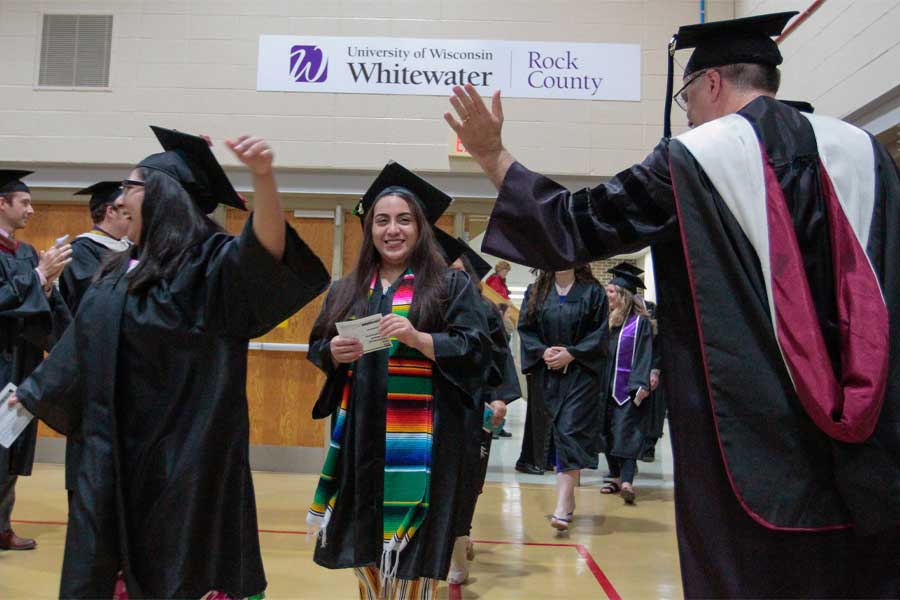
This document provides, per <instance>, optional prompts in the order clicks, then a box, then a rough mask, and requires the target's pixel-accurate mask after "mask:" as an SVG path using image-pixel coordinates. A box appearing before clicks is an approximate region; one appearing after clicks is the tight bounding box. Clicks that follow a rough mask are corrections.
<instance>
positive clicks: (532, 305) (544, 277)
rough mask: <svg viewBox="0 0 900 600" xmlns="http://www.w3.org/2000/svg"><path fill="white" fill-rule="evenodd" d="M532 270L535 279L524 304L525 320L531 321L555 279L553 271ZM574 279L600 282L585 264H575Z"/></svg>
mask: <svg viewBox="0 0 900 600" xmlns="http://www.w3.org/2000/svg"><path fill="white" fill-rule="evenodd" d="M534 272H535V273H536V274H537V280H536V281H535V282H534V284H532V286H531V293H530V294H528V304H527V305H526V306H525V320H526V322H531V321H532V320H534V319H535V318H536V317H537V314H538V312H540V310H541V307H542V306H543V305H544V300H546V299H547V294H549V293H550V288H551V287H552V286H553V283H554V281H555V280H556V272H555V271H540V270H535V271H534ZM575 281H587V282H593V283H596V284H597V285H600V282H599V281H597V278H596V277H594V273H593V272H592V271H591V267H590V266H589V265H585V264H581V265H576V266H575Z"/></svg>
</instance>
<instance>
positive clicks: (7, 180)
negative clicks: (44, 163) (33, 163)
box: [0, 169, 34, 194]
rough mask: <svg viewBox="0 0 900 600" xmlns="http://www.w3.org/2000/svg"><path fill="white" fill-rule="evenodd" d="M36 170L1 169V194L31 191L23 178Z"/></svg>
mask: <svg viewBox="0 0 900 600" xmlns="http://www.w3.org/2000/svg"><path fill="white" fill-rule="evenodd" d="M32 173H34V171H17V170H13V169H0V194H12V193H13V192H30V191H31V190H29V189H28V186H27V185H25V183H23V182H22V179H24V178H25V177H28V176H29V175H31V174H32Z"/></svg>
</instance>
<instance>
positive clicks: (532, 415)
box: [516, 265, 608, 531]
mask: <svg viewBox="0 0 900 600" xmlns="http://www.w3.org/2000/svg"><path fill="white" fill-rule="evenodd" d="M607 316H608V303H607V300H606V295H605V294H604V293H603V288H602V287H601V286H600V283H599V282H598V281H597V280H596V279H595V278H594V276H593V274H592V273H591V269H590V267H589V266H587V265H579V266H577V267H576V268H575V269H569V270H565V271H556V272H553V271H543V272H540V273H539V274H538V277H537V281H535V282H534V283H533V284H532V285H530V286H529V287H528V289H527V290H526V292H525V299H524V300H523V301H522V317H521V318H520V320H519V339H520V341H521V346H522V349H521V351H522V362H521V365H522V371H523V372H525V373H527V374H530V375H531V377H532V380H531V386H530V388H529V394H531V395H530V396H529V397H528V413H527V415H526V420H529V419H530V420H532V421H533V422H534V423H533V424H532V426H531V427H530V428H529V427H528V424H527V423H526V427H525V429H526V435H527V434H528V433H529V431H530V433H531V435H532V436H533V437H532V439H531V446H530V450H531V457H525V456H523V457H520V458H519V460H520V461H522V460H523V459H526V460H532V461H534V462H533V463H532V464H535V466H540V467H541V468H544V467H546V468H548V469H551V468H552V469H555V470H556V508H555V509H554V511H553V515H552V518H551V519H550V524H551V525H552V526H553V527H554V528H555V529H557V530H560V531H565V530H568V528H569V525H570V524H571V522H572V516H573V513H574V512H575V486H577V485H578V482H579V479H580V474H581V470H582V469H596V468H597V455H598V452H599V442H600V432H601V430H602V419H603V392H604V390H605V389H606V387H607V385H606V380H607V377H608V368H607V363H606V358H607V357H606V345H607V344H606V320H607ZM539 434H540V435H539ZM522 451H523V455H524V453H525V451H526V445H525V442H524V441H523V444H522ZM516 468H517V469H518V468H519V467H518V466H517V467H516Z"/></svg>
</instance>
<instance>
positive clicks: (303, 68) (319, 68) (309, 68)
mask: <svg viewBox="0 0 900 600" xmlns="http://www.w3.org/2000/svg"><path fill="white" fill-rule="evenodd" d="M323 58H324V54H323V53H322V49H321V48H319V47H318V46H308V45H307V46H293V47H292V48H291V77H293V79H294V81H296V82H297V83H322V82H323V81H325V80H326V79H328V61H327V60H326V61H325V62H324V63H323V62H322V59H323Z"/></svg>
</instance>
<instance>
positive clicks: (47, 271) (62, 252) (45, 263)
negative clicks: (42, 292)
mask: <svg viewBox="0 0 900 600" xmlns="http://www.w3.org/2000/svg"><path fill="white" fill-rule="evenodd" d="M70 262H72V245H71V244H65V245H63V246H58V247H57V246H53V247H51V248H49V249H48V250H45V251H43V252H41V255H40V258H39V260H38V266H37V270H38V271H40V272H41V275H43V276H44V279H46V281H47V285H48V286H49V285H50V284H52V283H53V282H54V281H56V280H57V279H59V276H60V275H61V274H62V272H63V269H65V268H66V265H67V264H69V263H70Z"/></svg>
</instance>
